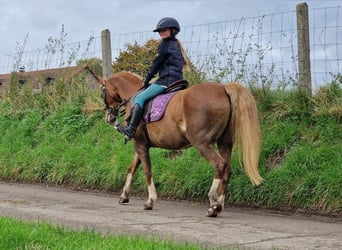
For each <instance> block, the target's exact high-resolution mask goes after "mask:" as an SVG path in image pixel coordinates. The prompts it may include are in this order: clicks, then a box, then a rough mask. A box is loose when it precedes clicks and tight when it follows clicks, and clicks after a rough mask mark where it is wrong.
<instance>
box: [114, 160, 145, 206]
mask: <svg viewBox="0 0 342 250" xmlns="http://www.w3.org/2000/svg"><path fill="white" fill-rule="evenodd" d="M139 164H140V159H139V157H138V155H137V154H134V158H133V161H132V163H131V165H130V167H129V169H128V171H127V176H126V182H125V186H124V187H123V190H122V193H121V195H120V199H119V203H120V204H127V203H128V202H129V198H128V194H129V191H130V189H131V184H132V179H133V175H134V173H135V171H136V170H137V168H138V166H139Z"/></svg>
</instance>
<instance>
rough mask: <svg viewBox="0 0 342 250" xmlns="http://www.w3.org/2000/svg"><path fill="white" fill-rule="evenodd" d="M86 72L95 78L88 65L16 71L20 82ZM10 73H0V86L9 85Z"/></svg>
mask: <svg viewBox="0 0 342 250" xmlns="http://www.w3.org/2000/svg"><path fill="white" fill-rule="evenodd" d="M85 71H86V72H88V73H90V74H91V75H93V76H94V77H95V78H97V77H96V75H95V74H94V73H93V72H92V70H91V69H89V67H88V66H71V67H65V68H57V69H45V70H38V71H29V72H16V74H17V77H18V81H19V82H21V81H23V82H26V81H29V82H39V81H44V82H46V81H47V80H48V81H50V80H53V79H57V78H62V79H65V80H71V79H72V78H73V77H74V76H76V75H77V74H79V73H82V72H85ZM11 76H12V73H8V74H0V86H6V85H9V83H10V81H11Z"/></svg>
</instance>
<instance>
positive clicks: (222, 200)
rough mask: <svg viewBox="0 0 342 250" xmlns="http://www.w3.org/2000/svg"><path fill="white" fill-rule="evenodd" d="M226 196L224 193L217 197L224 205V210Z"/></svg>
mask: <svg viewBox="0 0 342 250" xmlns="http://www.w3.org/2000/svg"><path fill="white" fill-rule="evenodd" d="M225 198H226V196H225V195H224V194H222V195H220V196H219V197H218V199H217V201H218V203H219V204H221V206H222V210H223V208H224V200H225Z"/></svg>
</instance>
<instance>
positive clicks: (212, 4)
mask: <svg viewBox="0 0 342 250" xmlns="http://www.w3.org/2000/svg"><path fill="white" fill-rule="evenodd" d="M301 2H303V1H296V0H185V1H181V0H172V1H160V0H159V1H157V0H30V1H29V0H27V1H26V0H1V5H0V20H1V22H0V34H1V39H0V56H1V55H4V54H12V53H15V52H16V47H17V43H19V44H23V42H24V39H25V36H26V35H27V34H28V40H27V43H26V47H25V51H29V50H33V49H38V48H45V46H46V45H47V39H48V38H49V37H53V38H56V37H58V35H59V33H60V32H61V27H62V25H64V28H65V32H66V33H67V37H66V42H67V43H72V42H77V41H83V40H87V39H88V38H89V37H90V36H91V35H93V36H95V37H99V36H100V34H101V31H102V30H103V29H109V30H110V31H111V33H112V34H120V33H126V32H138V31H148V30H152V29H154V27H155V25H156V23H157V22H158V21H159V19H160V18H162V17H165V16H172V17H176V18H177V19H178V21H179V22H180V24H181V26H191V25H197V24H205V23H208V22H217V21H227V20H234V19H240V18H241V17H246V18H247V17H255V16H259V15H262V14H273V13H280V12H287V11H294V10H295V9H296V4H298V3H301ZM306 2H307V3H308V5H309V9H313V8H321V7H333V6H342V0H308V1H306ZM151 32H152V31H151Z"/></svg>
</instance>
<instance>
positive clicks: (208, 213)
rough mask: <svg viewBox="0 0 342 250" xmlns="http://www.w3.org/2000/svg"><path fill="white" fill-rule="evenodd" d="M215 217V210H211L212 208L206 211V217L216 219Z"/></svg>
mask: <svg viewBox="0 0 342 250" xmlns="http://www.w3.org/2000/svg"><path fill="white" fill-rule="evenodd" d="M217 215H218V212H217V211H216V210H215V209H213V208H212V207H210V208H209V209H208V212H207V217H217Z"/></svg>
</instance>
